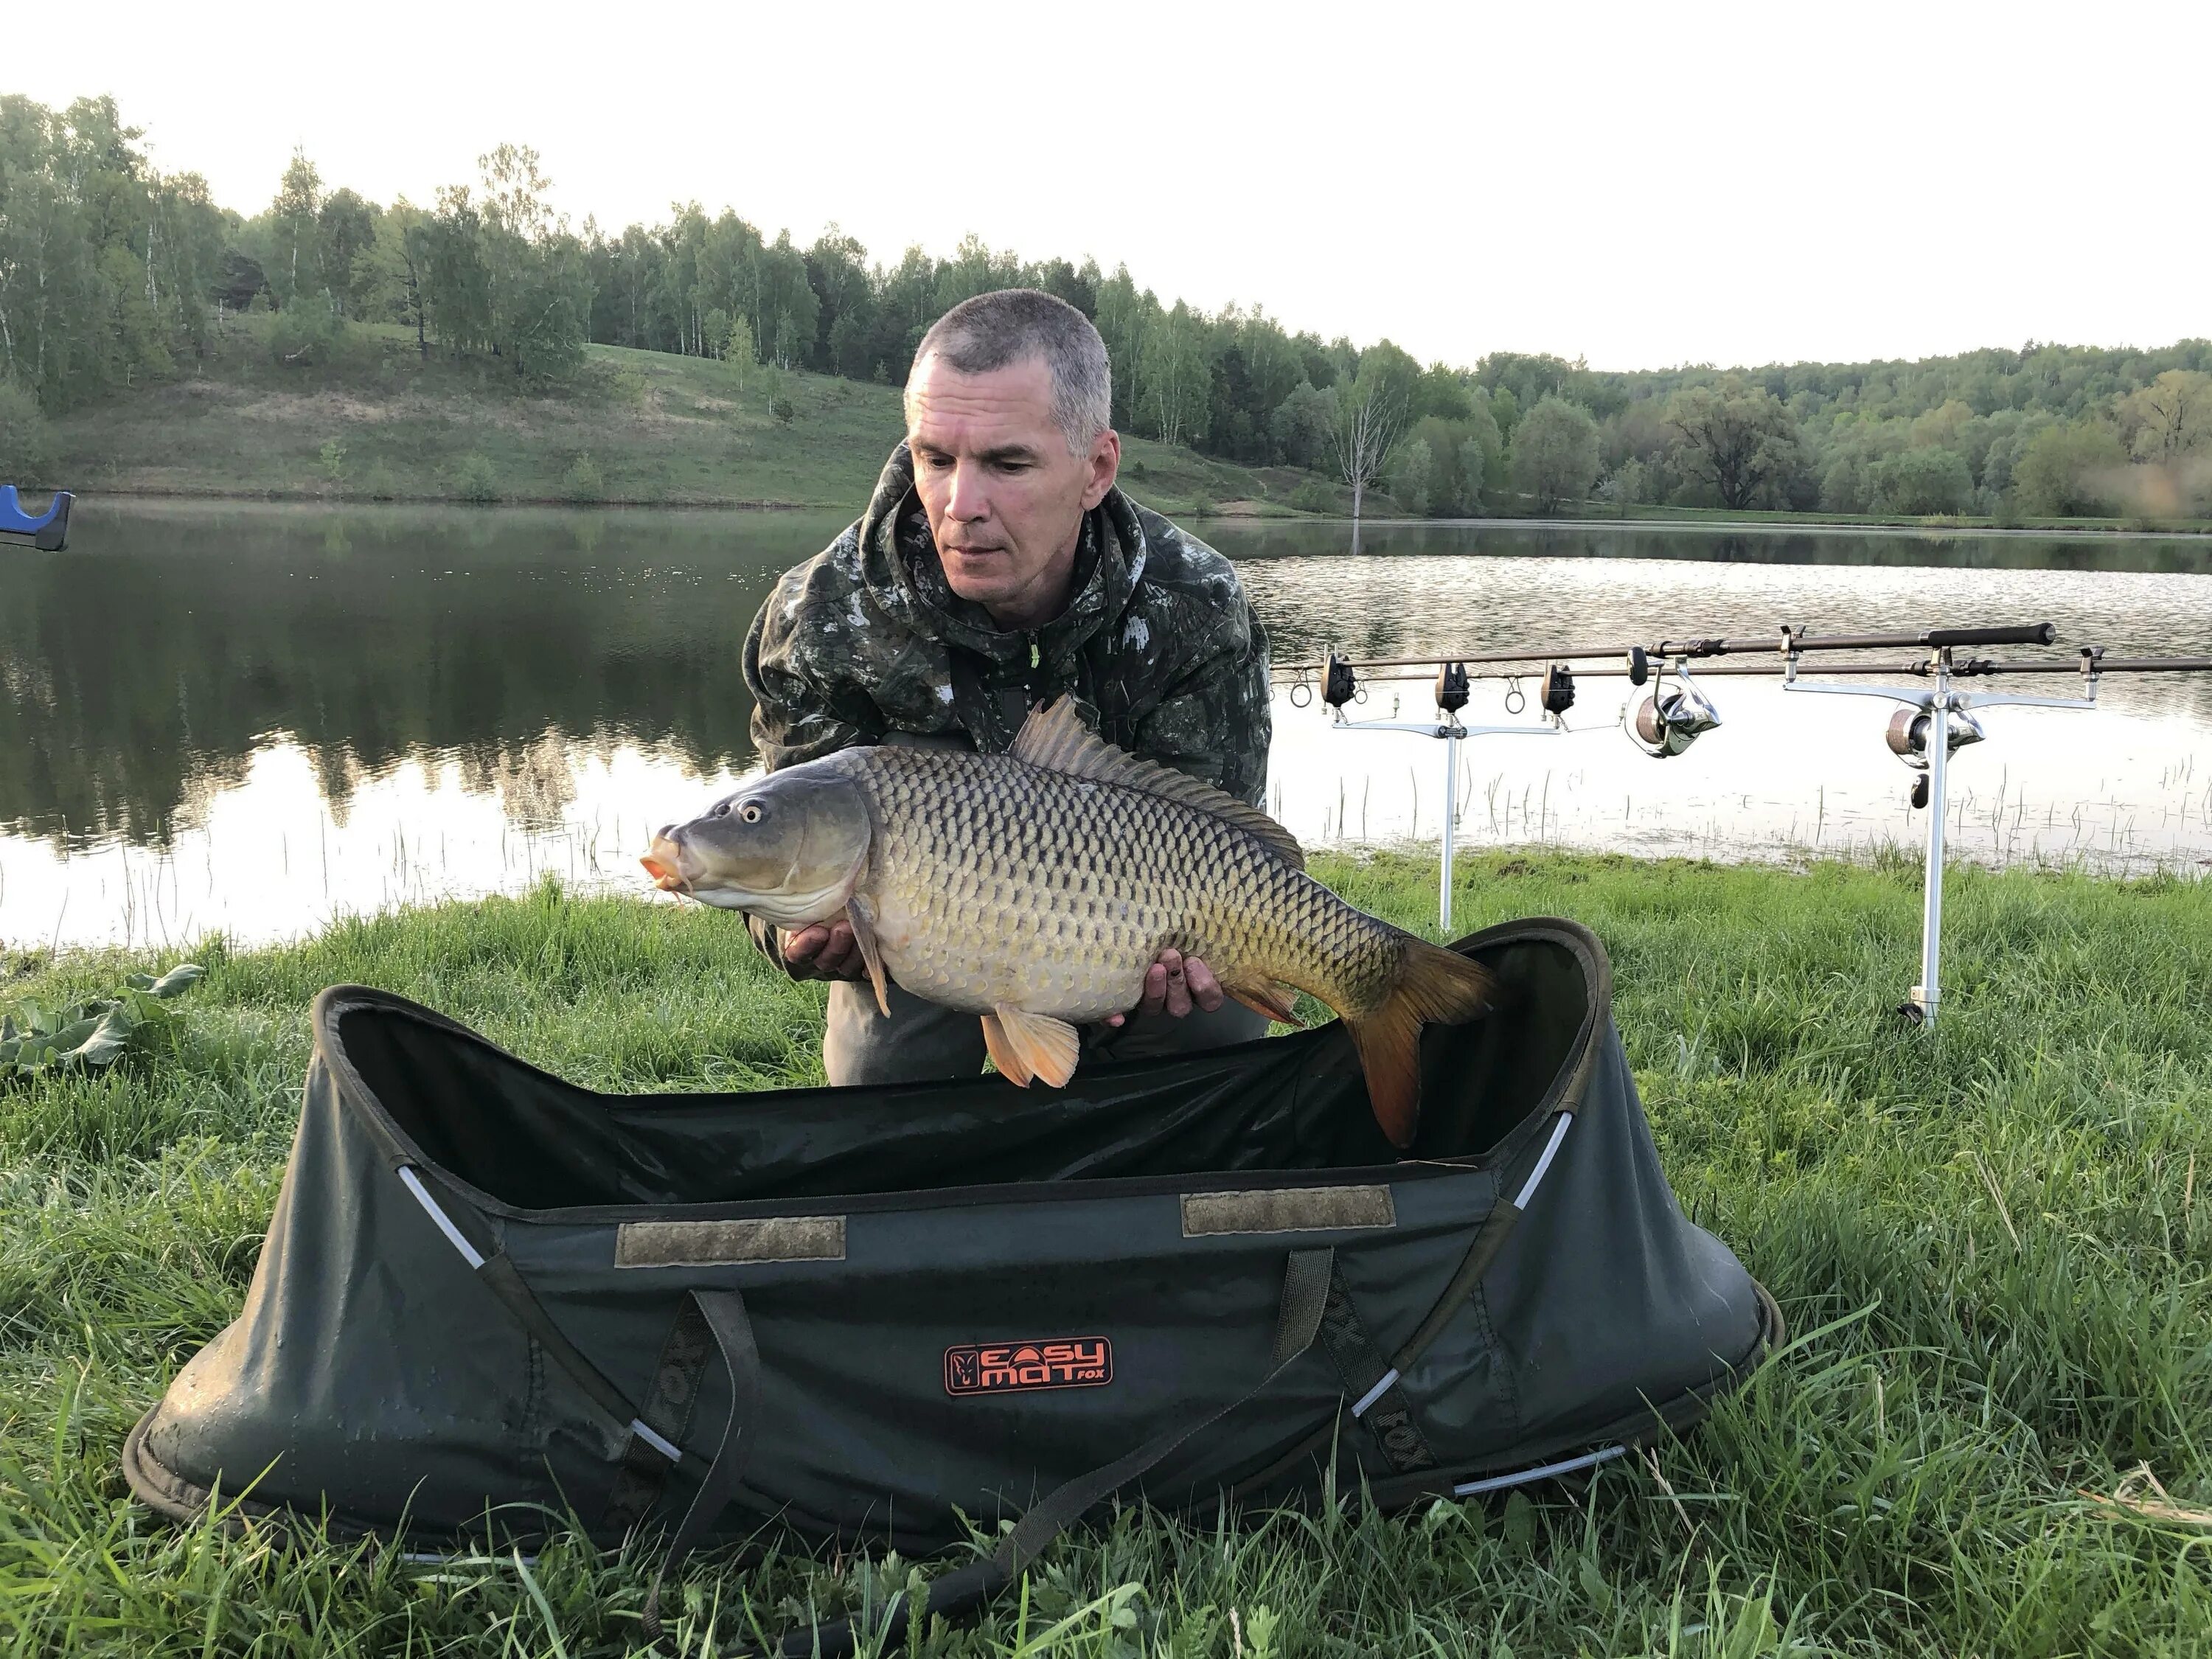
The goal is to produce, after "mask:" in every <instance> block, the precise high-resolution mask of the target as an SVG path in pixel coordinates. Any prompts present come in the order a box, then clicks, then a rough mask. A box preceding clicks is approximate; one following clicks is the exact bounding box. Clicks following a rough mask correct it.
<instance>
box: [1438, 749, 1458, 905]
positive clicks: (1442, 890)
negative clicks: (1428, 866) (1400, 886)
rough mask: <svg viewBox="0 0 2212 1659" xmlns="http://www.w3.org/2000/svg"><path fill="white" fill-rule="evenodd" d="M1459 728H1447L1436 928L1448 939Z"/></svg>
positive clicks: (1456, 812)
mask: <svg viewBox="0 0 2212 1659" xmlns="http://www.w3.org/2000/svg"><path fill="white" fill-rule="evenodd" d="M1459 735H1460V734H1459V729H1458V727H1457V726H1446V727H1445V728H1444V733H1443V738H1444V848H1443V868H1442V870H1441V872H1439V873H1438V875H1437V931H1438V932H1439V933H1443V935H1444V936H1445V937H1446V938H1447V939H1449V937H1450V936H1451V925H1452V830H1453V828H1454V827H1455V824H1456V823H1458V820H1459Z"/></svg>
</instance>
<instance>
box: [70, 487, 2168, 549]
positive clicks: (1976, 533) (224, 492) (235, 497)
mask: <svg viewBox="0 0 2212 1659" xmlns="http://www.w3.org/2000/svg"><path fill="white" fill-rule="evenodd" d="M61 487H62V488H64V489H69V488H70V487H71V486H70V485H67V484H64V485H62V486H61ZM45 488H46V487H45V486H40V490H41V491H42V490H43V489H45ZM37 493H39V492H37V491H34V492H33V495H36V494H37ZM1132 493H1134V494H1138V495H1139V496H1141V494H1142V491H1141V490H1139V491H1134V492H1132ZM76 497H77V510H78V511H80V512H82V511H83V510H84V509H85V508H86V507H97V506H98V504H99V503H100V502H101V501H195V502H205V503H207V504H209V505H217V504H222V505H229V506H247V507H326V508H330V509H332V510H339V509H356V510H357V509H360V508H363V507H368V508H375V507H457V508H463V509H467V510H471V511H485V512H496V511H498V510H499V509H501V508H503V507H525V508H531V509H533V510H544V509H546V508H556V509H559V510H561V511H563V512H580V513H590V512H596V511H599V510H601V509H605V508H610V507H611V508H619V509H623V510H625V511H630V512H636V511H653V512H676V513H701V512H704V513H826V514H843V515H846V516H848V517H849V516H854V515H857V514H858V513H860V510H861V508H862V507H865V506H866V499H865V497H864V496H863V497H856V498H855V499H854V501H853V503H852V504H851V505H850V506H849V507H847V506H838V505H835V504H830V503H824V502H814V501H759V500H746V499H744V498H741V497H738V496H726V497H716V496H695V497H692V498H690V499H688V500H684V501H667V500H655V499H652V498H649V497H642V496H641V497H637V498H635V499H623V498H617V497H606V498H603V499H601V500H599V501H570V500H568V499H566V498H564V497H562V496H558V495H544V496H536V495H527V496H525V495H502V496H501V497H500V499H498V500H497V501H456V500H454V499H453V497H452V496H451V495H384V496H368V495H336V494H331V493H326V492H322V491H317V490H310V489H299V490H281V489H191V488H189V487H184V486H161V485H139V484H121V485H113V486H109V487H107V488H105V489H100V488H89V487H88V488H83V489H77V490H76ZM1168 511H1169V516H1170V517H1172V518H1178V519H1182V520H1186V521H1188V522H1191V523H1196V524H1220V523H1234V524H1284V525H1289V524H1304V525H1315V526H1326V525H1334V526H1342V527H1344V528H1345V529H1347V530H1348V529H1349V528H1350V527H1351V526H1352V520H1350V519H1348V518H1335V517H1330V516H1328V515H1327V514H1323V513H1291V512H1274V513H1249V512H1212V513H1189V512H1187V511H1186V512H1176V511H1174V510H1173V509H1168ZM1359 525H1360V527H1361V528H1362V529H1363V530H1382V529H1391V530H1407V529H1419V530H1653V531H1661V532H1669V533H1672V532H1686V531H1689V532H1707V533H1715V534H1729V535H1744V534H1750V535H1797V534H1810V535H1832V536H1841V535H1850V536H1881V537H1913V538H1918V539H1920V540H1923V541H1950V540H1955V539H1958V538H1966V537H2002V538H2027V539H2030V540H2040V541H2049V540H2051V539H2053V538H2063V539H2075V538H2079V539H2083V540H2087V539H2091V538H2094V539H2097V540H2109V541H2175V540H2183V539H2191V540H2197V539H2203V538H2206V537H2212V525H2205V524H2202V523H2191V524H2185V525H2174V526H2153V527H2144V526H2131V525H2120V524H2112V523H2110V522H2108V521H2100V520H2051V521H2048V522H2045V523H2043V524H2035V525H1997V524H1988V523H1975V522H1964V523H1960V522H1953V521H1949V520H1911V519H1893V520H1873V521H1867V520H1854V519H1842V518H1826V517H1820V516H1815V515H1812V514H1808V515H1807V516H1805V517H1803V518H1796V517H1783V516H1779V515H1778V516H1776V517H1774V518H1770V519H1696V518H1663V519H1662V518H1634V519H1623V518H1617V517H1614V516H1613V515H1611V514H1607V515H1605V516H1602V517H1601V516H1598V515H1595V514H1592V515H1589V516H1583V517H1577V516H1570V515H1565V514H1563V515H1561V516H1559V517H1557V518H1550V519H1534V518H1494V519H1492V518H1456V519H1401V518H1367V519H1362V520H1359Z"/></svg>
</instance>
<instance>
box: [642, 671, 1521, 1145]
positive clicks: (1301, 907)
mask: <svg viewBox="0 0 2212 1659" xmlns="http://www.w3.org/2000/svg"><path fill="white" fill-rule="evenodd" d="M644 863H645V867H646V869H647V872H649V873H650V874H651V875H652V876H653V879H654V881H655V883H656V884H657V885H659V887H661V888H662V889H664V890H667V891H671V892H679V893H687V894H689V895H690V896H692V897H694V898H696V899H700V900H702V901H704V902H707V903H708V904H713V905H716V906H719V907H720V908H724V909H731V910H743V911H745V912H748V913H749V914H750V915H757V916H759V917H761V918H763V920H765V921H770V922H773V923H775V925H777V926H779V927H805V926H806V925H808V924H810V923H813V922H818V921H830V920H832V919H834V918H836V916H838V915H841V914H842V915H844V916H846V917H847V918H848V919H849V920H850V921H851V923H852V927H853V937H854V941H855V942H856V943H857V944H858V945H859V947H860V954H861V957H862V959H863V960H864V961H865V962H866V964H867V970H868V976H869V978H870V980H871V981H873V983H874V986H875V989H876V996H877V1000H878V1002H879V1003H880V1004H881V1005H882V1006H883V1008H884V1012H885V1013H886V1014H888V1013H889V1012H890V1003H889V1000H888V999H887V996H886V994H885V991H884V980H885V976H886V975H888V976H889V977H890V978H891V979H895V980H896V981H898V982H899V983H900V984H901V985H902V986H904V987H906V988H907V989H908V990H909V991H911V992H913V993H914V994H915V995H916V996H918V997H921V998H923V999H925V1000H928V1001H931V1002H935V1003H939V1004H941V1005H943V1006H945V1007H949V1008H960V1009H965V1010H967V1011H969V1012H973V1013H976V1014H980V1015H981V1017H982V1021H983V1036H984V1041H985V1042H986V1043H987V1045H988V1046H989V1048H990V1052H991V1057H992V1059H993V1060H995V1061H996V1062H997V1064H998V1067H999V1069H1000V1071H1001V1072H1003V1073H1006V1076H1007V1077H1009V1078H1011V1079H1012V1080H1013V1081H1014V1082H1016V1083H1018V1084H1022V1085H1027V1084H1028V1083H1029V1081H1030V1079H1031V1078H1033V1077H1036V1078H1042V1079H1044V1081H1045V1082H1047V1083H1048V1084H1051V1085H1054V1086H1055V1087H1056V1086H1058V1085H1061V1084H1064V1083H1066V1081H1067V1079H1068V1078H1069V1077H1070V1076H1071V1075H1072V1074H1073V1073H1074V1070H1075V1064H1076V1059H1077V1055H1078V1052H1079V1043H1078V1040H1077V1035H1076V1029H1075V1028H1076V1025H1077V1024H1081V1023H1084V1022H1087V1021H1091V1020H1098V1019H1103V1018H1106V1017H1107V1016H1108V1015H1109V1014H1117V1013H1121V1012H1126V1011H1127V1010H1128V1009H1130V1008H1133V1007H1134V1006H1136V1003H1137V1000H1138V999H1139V996H1140V995H1141V994H1142V992H1143V989H1144V981H1145V970H1146V969H1147V968H1149V967H1150V966H1151V965H1152V962H1153V960H1154V959H1155V958H1156V957H1158V955H1159V953H1160V952H1161V951H1164V950H1168V949H1170V948H1172V949H1174V950H1177V951H1182V952H1183V953H1184V955H1186V956H1194V957H1201V958H1203V959H1204V961H1205V962H1206V965H1207V966H1208V967H1209V968H1211V969H1212V970H1213V974H1214V976H1215V977H1216V978H1217V979H1218V980H1219V981H1220V982H1221V987H1222V989H1223V990H1225V991H1226V992H1227V993H1228V994H1230V995H1231V996H1233V997H1235V998H1236V999H1237V1000H1238V1001H1239V1002H1242V1003H1243V1004H1244V1005H1245V1006H1248V1007H1250V1008H1253V1009H1255V1010H1257V1011H1258V1012H1261V1013H1265V1014H1267V1015H1269V1016H1271V1017H1272V1018H1277V1019H1283V1020H1288V1019H1290V1018H1291V998H1292V994H1293V993H1294V992H1296V991H1307V992H1310V993H1311V994H1313V995H1314V996H1315V997H1316V998H1318V999H1319V1000H1322V1002H1325V1003H1327V1004H1328V1006H1330V1007H1331V1008H1334V1010H1335V1011H1336V1012H1338V1014H1340V1016H1342V1018H1343V1019H1344V1023H1345V1025H1346V1028H1347V1029H1348V1030H1350V1032H1351V1034H1352V1042H1354V1043H1355V1044H1356V1045H1357V1046H1358V1051H1359V1060H1360V1064H1361V1066H1363V1067H1364V1069H1365V1071H1366V1074H1367V1092H1368V1095H1369V1097H1370V1099H1371V1100H1372V1101H1373V1103H1374V1106H1375V1116H1376V1121H1377V1122H1379V1123H1380V1124H1381V1125H1382V1127H1383V1133H1385V1134H1387V1135H1389V1138H1390V1139H1391V1142H1392V1144H1394V1145H1395V1146H1401V1147H1403V1146H1410V1145H1411V1144H1412V1142H1413V1130H1414V1127H1415V1124H1416V1123H1417V1121H1419V1112H1420V1069H1419V1039H1420V1028H1421V1026H1422V1024H1423V1023H1424V1022H1426V1021H1433V1020H1442V1021H1447V1022H1459V1021H1463V1020H1467V1019H1471V1018H1474V1016H1476V1015H1477V1014H1479V1013H1480V1012H1483V1011H1484V1008H1485V1007H1486V1002H1487V998H1488V995H1489V992H1490V985H1491V981H1490V977H1489V975H1487V974H1486V973H1485V972H1484V971H1483V969H1480V968H1479V967H1477V966H1476V965H1475V964H1474V963H1471V962H1468V960H1466V959H1465V958H1464V957H1458V956H1455V955H1454V954H1453V953H1452V952H1450V951H1444V950H1440V949H1438V948H1437V946H1436V945H1430V944H1427V943H1425V941H1423V940H1421V939H1415V938H1414V937H1413V935H1412V934H1411V933H1406V932H1405V931H1403V930H1402V929H1401V928H1397V927H1392V926H1391V925H1390V924H1389V923H1388V922H1386V921H1379V920H1377V919H1376V917H1373V916H1370V915H1367V914H1366V913H1365V912H1364V911H1361V910H1357V909H1354V908H1352V906H1351V905H1349V904H1346V902H1344V901H1343V900H1342V899H1340V898H1339V897H1337V896H1336V895H1335V894H1334V893H1332V892H1330V891H1329V890H1328V888H1326V887H1324V886H1322V884H1320V883H1319V882H1317V881H1316V880H1315V879H1314V878H1312V877H1310V876H1309V875H1307V874H1306V873H1305V868H1304V865H1305V857H1304V854H1303V853H1302V852H1301V851H1300V850H1299V848H1298V844H1297V842H1296V841H1295V840H1293V839H1292V838H1291V835H1290V833H1289V831H1287V830H1285V829H1284V828H1283V827H1282V826H1281V825H1280V824H1279V823H1276V822H1275V821H1274V820H1273V818H1270V817H1267V814H1265V813H1264V812H1261V811H1259V810H1258V809H1257V808H1255V807H1252V806H1248V805H1245V804H1244V803H1243V801H1241V800H1238V799H1235V798H1234V797H1233V796H1231V795H1228V794H1225V793H1223V792H1222V791H1220V790H1218V789H1216V788H1214V787H1212V786H1211V785H1209V784H1206V783H1202V782H1200V781H1198V780H1196V779H1194V778H1191V777H1188V776H1186V775H1184V774H1182V773H1180V772H1177V771H1174V770H1172V769H1170V768H1167V767H1164V766H1161V765H1158V764H1156V763H1153V762H1151V761H1146V760H1139V758H1137V757H1135V756H1133V755H1131V754H1128V753H1127V752H1126V751H1125V750H1120V749H1116V748H1115V747H1113V746H1112V745H1111V744H1108V743H1106V742H1104V741H1103V739H1101V738H1097V737H1094V736H1092V735H1091V732H1089V731H1087V730H1086V729H1085V727H1084V726H1083V724H1082V722H1081V720H1079V718H1078V717H1077V715H1076V713H1075V707H1074V705H1073V703H1072V702H1067V701H1066V700H1062V701H1061V702H1057V703H1055V704H1054V705H1053V706H1052V707H1051V708H1048V709H1040V710H1037V711H1036V712H1033V713H1032V714H1030V718H1029V720H1028V721H1027V722H1026V723H1025V724H1024V726H1023V727H1022V731H1021V735H1020V736H1019V737H1018V738H1017V739H1016V740H1015V743H1014V746H1013V748H1012V750H1009V751H1008V752H1007V753H1006V754H1004V755H977V754H969V753H964V752H961V751H957V750H935V749H904V748H892V747H878V748H857V749H846V750H840V751H838V752H837V753H836V754H833V755H829V756H826V757H823V759H821V760H817V761H810V762H807V763H805V764H804V765H799V766H793V767H787V768H786V769H783V770H782V771H780V772H775V773H772V774H770V775H768V776H766V777H763V778H761V779H758V780H757V781H752V782H749V783H747V784H745V785H744V787H741V788H739V789H738V790H737V791H736V792H735V793H732V794H730V795H728V796H726V797H725V798H724V799H721V800H719V801H717V802H715V803H714V806H713V807H712V808H711V809H710V810H709V811H708V813H707V814H706V816H705V817H699V818H695V819H693V820H692V821H691V822H690V823H686V824H681V825H673V824H671V826H669V827H668V828H666V829H663V830H662V831H661V832H660V833H659V835H658V836H655V837H654V838H653V847H652V850H651V851H650V852H649V853H647V855H646V858H645V860H644Z"/></svg>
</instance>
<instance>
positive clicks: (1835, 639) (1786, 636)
mask: <svg viewBox="0 0 2212 1659" xmlns="http://www.w3.org/2000/svg"><path fill="white" fill-rule="evenodd" d="M2057 637H2058V629H2057V624H2056V623H2047V622H2043V623H2021V624H2015V625H2011V626H2006V627H1998V628H1925V629H1921V630H1920V631H1919V632H1917V633H1910V634H1908V633H1890V634H1808V633H1806V632H1805V631H1804V630H1802V629H1796V628H1791V627H1790V626H1789V625H1787V624H1786V623H1785V624H1784V627H1783V628H1782V629H1781V631H1780V635H1779V637H1774V636H1769V637H1768V638H1765V639H1747V640H1730V639H1717V638H1711V637H1705V638H1699V639H1686V640H1662V641H1659V642H1658V643H1657V644H1656V645H1654V644H1638V643H1635V642H1633V641H1631V642H1628V643H1625V644H1620V645H1562V646H1542V647H1537V648H1535V649H1533V650H1528V651H1463V652H1455V653H1451V654H1449V655H1446V656H1436V657H1368V658H1345V657H1340V656H1338V655H1337V654H1336V653H1334V652H1331V653H1328V659H1327V660H1326V661H1323V662H1299V663H1285V664H1282V665H1280V666H1279V668H1278V670H1277V671H1278V672H1279V673H1285V674H1291V673H1296V674H1310V673H1313V672H1315V671H1316V670H1321V669H1325V668H1327V667H1328V665H1329V664H1332V663H1334V664H1336V665H1340V666H1342V667H1345V668H1349V669H1351V670H1352V671H1355V672H1356V671H1358V670H1360V669H1363V668H1442V667H1444V666H1445V665H1448V664H1451V663H1462V664H1465V663H1516V662H1528V663H1536V662H1586V661H1595V660H1596V659H1600V658H1605V657H1618V658H1620V659H1622V660H1623V661H1624V662H1626V663H1627V664H1628V665H1629V671H1630V677H1631V678H1634V665H1635V663H1636V661H1637V659H1639V658H1641V659H1643V660H1644V663H1645V664H1646V665H1649V664H1650V663H1651V662H1653V661H1656V660H1657V659H1662V658H1668V657H1688V658H1692V659H1704V658H1708V657H1734V656H1747V655H1752V654H1755V653H1760V652H1769V653H1784V654H1786V653H1792V652H1804V651H1886V650H1897V649H1900V648H1901V649H1905V650H1911V649H1912V648H1914V647H1920V646H1925V647H1932V648H1935V649H1938V650H1952V649H1957V648H1959V647H1966V646H1999V645H2049V644H2051V643H2052V642H2053V641H2056V640H2057ZM1638 684H1641V682H1640V681H1639V682H1638Z"/></svg>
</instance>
